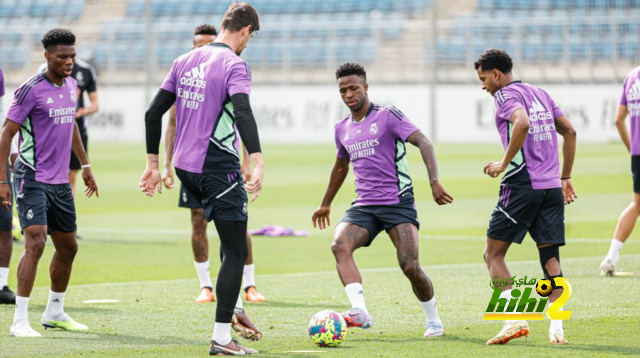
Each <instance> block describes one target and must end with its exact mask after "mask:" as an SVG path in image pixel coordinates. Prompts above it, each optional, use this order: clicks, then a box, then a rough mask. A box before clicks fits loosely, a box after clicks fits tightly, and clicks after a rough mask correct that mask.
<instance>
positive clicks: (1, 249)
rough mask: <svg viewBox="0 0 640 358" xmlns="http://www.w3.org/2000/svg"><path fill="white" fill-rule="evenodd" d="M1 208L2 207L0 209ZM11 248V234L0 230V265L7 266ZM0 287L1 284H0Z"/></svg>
mask: <svg viewBox="0 0 640 358" xmlns="http://www.w3.org/2000/svg"><path fill="white" fill-rule="evenodd" d="M0 210H2V209H0ZM12 250H13V235H12V234H11V231H7V230H2V231H0V267H7V268H8V267H9V263H11V251H12ZM0 289H2V286H1V285H0Z"/></svg>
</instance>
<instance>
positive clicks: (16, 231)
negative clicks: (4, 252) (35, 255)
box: [11, 216, 24, 241]
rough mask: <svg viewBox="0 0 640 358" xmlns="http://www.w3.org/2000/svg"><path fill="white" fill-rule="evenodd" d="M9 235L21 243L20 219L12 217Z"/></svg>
mask: <svg viewBox="0 0 640 358" xmlns="http://www.w3.org/2000/svg"><path fill="white" fill-rule="evenodd" d="M11 234H12V235H13V239H14V240H15V241H22V240H23V239H24V237H22V227H20V219H18V218H17V217H15V216H14V217H13V222H12V228H11Z"/></svg>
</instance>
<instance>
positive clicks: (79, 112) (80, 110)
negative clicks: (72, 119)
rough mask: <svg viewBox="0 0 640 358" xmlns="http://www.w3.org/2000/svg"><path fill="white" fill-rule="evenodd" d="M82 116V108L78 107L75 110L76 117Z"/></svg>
mask: <svg viewBox="0 0 640 358" xmlns="http://www.w3.org/2000/svg"><path fill="white" fill-rule="evenodd" d="M82 117H84V108H78V110H77V111H76V119H78V118H82Z"/></svg>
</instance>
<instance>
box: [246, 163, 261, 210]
mask: <svg viewBox="0 0 640 358" xmlns="http://www.w3.org/2000/svg"><path fill="white" fill-rule="evenodd" d="M262 168H263V166H262V165H256V166H254V167H253V174H252V175H251V180H250V181H249V182H248V183H247V184H246V185H245V189H246V190H247V193H249V194H253V197H251V200H249V202H251V203H253V202H254V200H256V199H257V198H258V195H260V191H262V179H263V177H264V172H263V169H262ZM243 177H244V176H243Z"/></svg>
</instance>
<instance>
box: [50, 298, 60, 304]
mask: <svg viewBox="0 0 640 358" xmlns="http://www.w3.org/2000/svg"><path fill="white" fill-rule="evenodd" d="M51 302H54V303H60V300H59V299H57V298H56V299H55V300H53V301H51Z"/></svg>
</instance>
